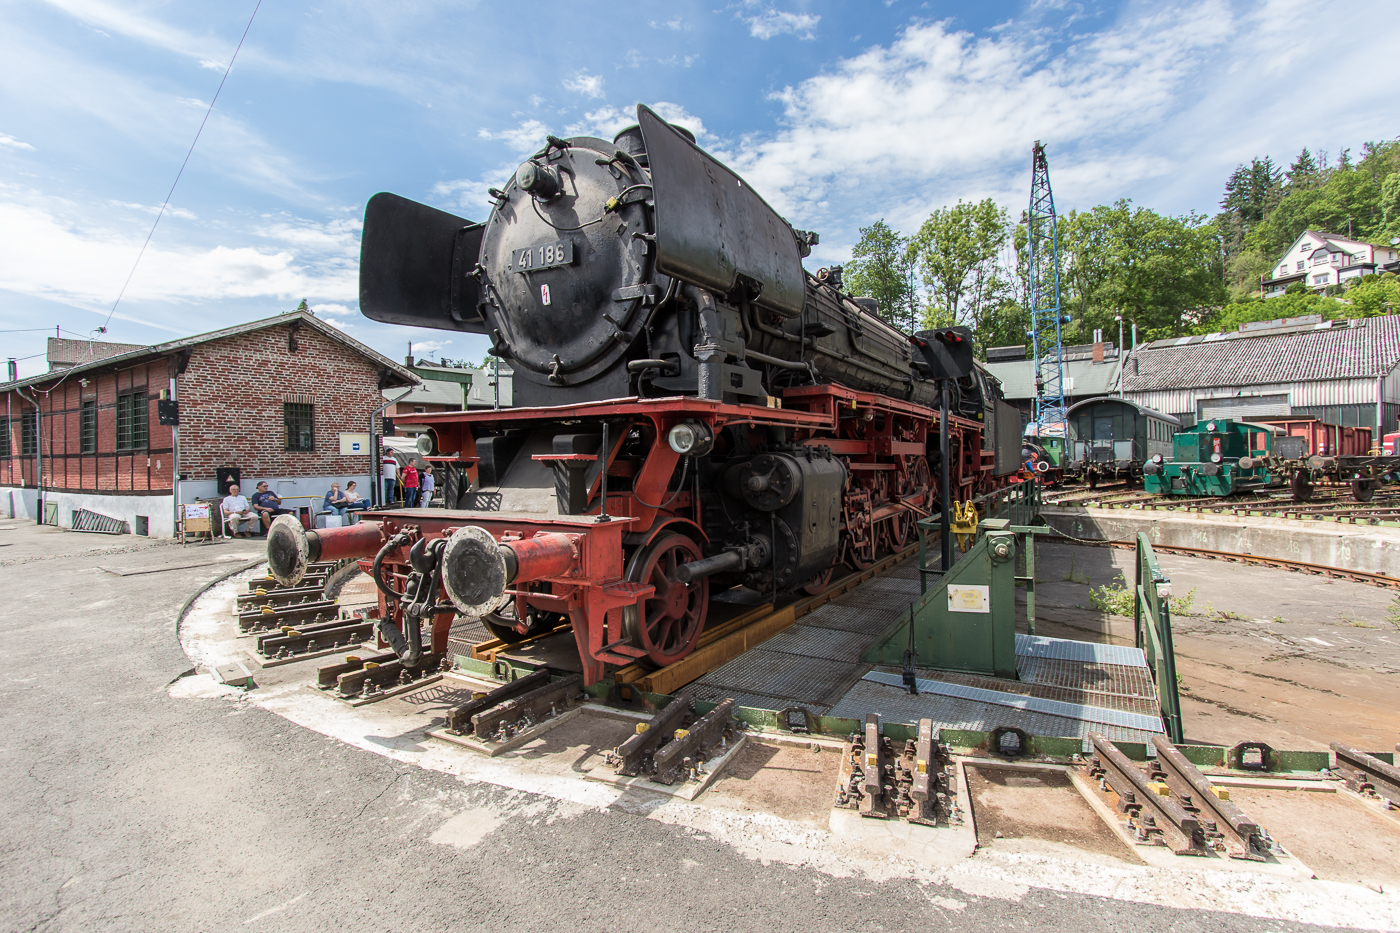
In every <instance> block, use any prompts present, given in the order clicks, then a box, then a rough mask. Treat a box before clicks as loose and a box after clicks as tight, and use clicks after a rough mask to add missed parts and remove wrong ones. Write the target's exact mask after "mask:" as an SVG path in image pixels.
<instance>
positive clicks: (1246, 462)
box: [1240, 457, 1254, 470]
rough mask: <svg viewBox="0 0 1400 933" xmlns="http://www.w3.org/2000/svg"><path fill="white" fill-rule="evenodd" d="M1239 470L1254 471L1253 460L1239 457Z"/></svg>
mask: <svg viewBox="0 0 1400 933" xmlns="http://www.w3.org/2000/svg"><path fill="white" fill-rule="evenodd" d="M1240 469H1241V470H1252V469H1254V458H1253V457H1241V458H1240Z"/></svg>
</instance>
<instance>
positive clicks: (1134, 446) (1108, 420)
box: [1064, 396, 1181, 486]
mask: <svg viewBox="0 0 1400 933" xmlns="http://www.w3.org/2000/svg"><path fill="white" fill-rule="evenodd" d="M1065 422H1066V424H1065V435H1066V437H1065V440H1066V448H1065V464H1064V467H1065V471H1066V472H1067V473H1073V474H1075V475H1078V476H1082V477H1083V478H1084V479H1085V480H1087V481H1088V482H1089V485H1090V486H1093V485H1095V484H1096V483H1097V482H1098V481H1099V480H1100V479H1105V478H1107V479H1129V480H1132V479H1136V478H1138V477H1139V476H1141V475H1142V469H1143V465H1144V464H1146V463H1148V462H1149V461H1150V460H1151V459H1152V457H1153V456H1154V455H1157V456H1160V457H1161V459H1163V460H1165V459H1167V458H1169V457H1171V456H1172V436H1173V435H1174V434H1175V433H1176V432H1177V431H1179V430H1180V429H1181V419H1180V418H1177V417H1175V416H1173V415H1167V414H1163V413H1162V412H1160V411H1154V410H1153V409H1151V408H1147V407H1145V406H1143V405H1139V404H1138V403H1136V402H1132V401H1129V400H1128V399H1122V398H1113V397H1112V396H1101V397H1099V398H1091V399H1085V400H1084V401H1082V402H1079V403H1078V404H1076V405H1073V406H1071V407H1070V409H1069V410H1068V411H1067V412H1065Z"/></svg>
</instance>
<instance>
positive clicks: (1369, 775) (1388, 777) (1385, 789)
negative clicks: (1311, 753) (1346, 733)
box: [1332, 742, 1400, 810]
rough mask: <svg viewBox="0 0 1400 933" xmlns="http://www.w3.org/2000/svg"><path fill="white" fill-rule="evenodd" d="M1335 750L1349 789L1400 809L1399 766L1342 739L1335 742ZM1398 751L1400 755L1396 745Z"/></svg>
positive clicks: (1339, 768) (1339, 767) (1333, 747)
mask: <svg viewBox="0 0 1400 933" xmlns="http://www.w3.org/2000/svg"><path fill="white" fill-rule="evenodd" d="M1332 751H1333V753H1335V754H1336V756H1337V770H1338V771H1340V772H1341V775H1342V778H1343V779H1344V780H1345V781H1346V783H1347V787H1348V788H1349V789H1351V790H1353V791H1355V792H1356V793H1358V794H1361V795H1362V796H1363V797H1371V798H1373V799H1376V800H1379V801H1381V803H1383V804H1384V805H1385V807H1386V809H1388V810H1390V809H1398V808H1400V768H1396V767H1394V766H1392V765H1388V764H1386V763H1385V762H1384V761H1381V760H1380V759H1379V758H1377V757H1375V756H1374V755H1369V754H1367V753H1366V752H1363V751H1361V750H1360V749H1356V748H1352V747H1351V746H1350V745H1343V744H1342V743H1340V742H1333V743H1332ZM1396 752H1397V757H1400V746H1396Z"/></svg>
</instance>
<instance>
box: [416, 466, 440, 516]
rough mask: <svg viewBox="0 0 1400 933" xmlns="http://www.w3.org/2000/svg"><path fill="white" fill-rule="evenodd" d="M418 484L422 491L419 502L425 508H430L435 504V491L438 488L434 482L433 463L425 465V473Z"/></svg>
mask: <svg viewBox="0 0 1400 933" xmlns="http://www.w3.org/2000/svg"><path fill="white" fill-rule="evenodd" d="M418 482H419V486H420V490H421V494H420V496H419V502H420V503H421V504H422V506H423V508H425V509H426V508H430V507H431V506H432V504H433V489H434V488H435V487H436V484H435V483H434V482H433V465H432V464H431V463H428V464H424V465H423V473H422V475H421V476H420V478H419V481H418Z"/></svg>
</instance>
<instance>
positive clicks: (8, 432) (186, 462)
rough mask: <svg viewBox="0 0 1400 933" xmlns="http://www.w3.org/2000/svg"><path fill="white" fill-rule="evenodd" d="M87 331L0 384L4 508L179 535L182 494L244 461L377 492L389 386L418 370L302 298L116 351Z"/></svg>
mask: <svg viewBox="0 0 1400 933" xmlns="http://www.w3.org/2000/svg"><path fill="white" fill-rule="evenodd" d="M51 343H52V341H51ZM74 343H80V344H86V341H62V342H61V344H64V346H58V347H53V346H51V348H50V349H51V351H52V352H54V355H55V356H56V357H57V358H56V359H54V360H53V362H52V363H51V364H50V371H49V372H47V373H44V374H43V375H40V376H33V377H30V378H28V379H21V380H19V381H17V382H11V383H5V384H0V514H4V515H10V516H12V517H20V516H23V517H28V518H38V517H39V516H40V515H42V516H43V520H44V521H45V522H46V523H49V524H57V525H58V526H60V527H69V526H70V525H71V523H72V516H73V512H74V511H75V510H76V509H80V508H81V509H89V510H91V511H93V512H97V513H99V514H101V515H106V516H109V517H111V518H117V519H121V520H124V521H126V522H127V523H128V526H129V527H130V528H131V530H133V531H136V532H138V533H141V532H142V531H143V530H144V532H145V533H147V534H150V535H153V536H170V535H172V534H174V532H175V515H176V503H192V502H196V501H197V500H199V499H207V498H211V497H214V496H216V495H220V494H222V493H221V490H220V488H219V482H218V481H219V478H220V476H221V474H222V475H224V476H225V477H226V476H227V475H228V474H229V473H232V472H234V471H236V472H237V475H238V477H239V479H240V482H241V485H242V487H243V491H244V494H245V495H246V494H250V493H251V492H252V491H253V484H254V483H256V482H257V481H259V480H267V481H268V482H269V484H270V485H271V486H272V488H273V489H274V491H276V492H278V493H279V494H280V495H282V496H283V497H284V498H286V497H288V496H316V497H319V496H321V495H323V494H324V493H325V491H326V490H327V489H328V488H330V483H331V482H332V481H333V480H339V481H340V482H341V483H342V484H343V483H344V482H346V481H348V480H350V479H358V480H359V482H360V485H361V487H362V489H363V490H364V491H365V494H366V495H368V488H369V478H370V466H371V456H370V453H371V439H370V433H371V430H372V427H371V423H370V422H371V419H372V417H373V416H374V414H375V413H376V412H378V411H379V410H380V409H381V408H382V407H383V405H384V398H383V396H382V395H381V393H382V391H383V390H384V389H393V388H396V387H397V388H398V389H399V390H400V391H402V389H403V388H405V387H409V386H413V385H416V384H417V382H418V380H417V378H416V377H415V376H414V375H413V374H412V373H411V372H409V371H408V370H407V369H405V368H404V367H403V366H400V365H399V364H397V363H395V362H393V361H392V360H390V359H388V358H387V357H384V356H381V355H380V354H379V353H377V352H375V351H374V350H371V349H370V348H369V347H366V346H364V345H363V344H361V343H359V342H358V341H356V340H354V339H352V338H351V337H349V336H347V335H346V334H345V333H343V332H342V331H340V330H338V329H337V328H334V327H332V326H330V325H329V324H327V323H325V322H324V321H321V320H319V319H317V318H316V317H315V316H314V315H312V314H309V313H307V312H302V311H294V312H291V313H288V314H279V315H277V316H276V317H271V318H266V319H264V320H260V321H253V322H251V323H248V324H240V325H238V326H236V327H229V328H225V329H223V330H218V331H213V332H211V333H207V334H200V335H198V336H194V337H187V338H184V339H181V340H173V341H170V342H169V343H163V344H159V345H157V346H151V347H134V348H129V349H128V348H122V350H121V352H117V353H115V354H114V355H109V356H104V354H105V353H106V352H107V351H108V350H110V349H112V348H111V346H110V345H106V346H104V345H101V344H98V345H95V349H94V350H93V352H91V353H90V354H89V355H87V356H83V355H82V354H81V353H80V352H78V351H79V350H80V348H74V347H68V346H66V344H74ZM75 356H76V357H77V358H76V359H74V357H75ZM172 403H173V404H172ZM176 421H178V424H175V423H173V422H176Z"/></svg>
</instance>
